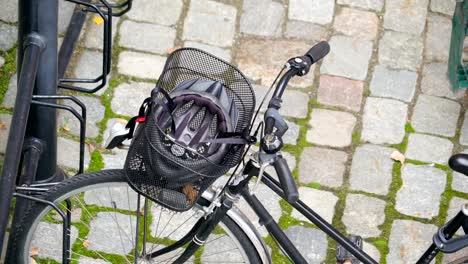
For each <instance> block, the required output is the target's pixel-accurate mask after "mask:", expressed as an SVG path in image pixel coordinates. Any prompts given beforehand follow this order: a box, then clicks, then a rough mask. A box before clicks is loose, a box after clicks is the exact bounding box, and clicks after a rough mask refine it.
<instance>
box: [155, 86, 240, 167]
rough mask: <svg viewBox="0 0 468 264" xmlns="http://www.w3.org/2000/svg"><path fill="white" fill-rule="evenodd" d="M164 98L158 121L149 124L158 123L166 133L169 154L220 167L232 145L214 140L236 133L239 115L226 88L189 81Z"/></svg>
mask: <svg viewBox="0 0 468 264" xmlns="http://www.w3.org/2000/svg"><path fill="white" fill-rule="evenodd" d="M161 99H162V100H160V102H159V103H158V104H157V107H156V110H155V113H154V115H153V117H154V118H155V119H156V120H151V121H150V122H156V124H157V126H158V127H159V129H160V130H161V131H164V133H165V138H164V139H163V142H165V145H166V147H167V148H168V150H170V153H172V154H173V155H175V156H177V157H182V158H186V159H202V158H206V159H208V160H209V161H211V162H213V163H215V164H218V163H219V162H220V161H221V159H222V158H223V157H224V155H225V154H226V152H227V150H228V147H229V145H228V144H223V143H217V142H216V141H215V140H214V139H216V138H219V137H220V136H222V135H226V134H228V133H232V132H234V131H235V129H236V125H237V120H238V114H239V113H238V110H237V107H236V104H235V103H234V100H233V99H231V98H229V96H228V95H227V93H226V88H225V87H224V85H223V84H222V83H220V82H217V81H211V80H201V79H196V80H187V81H184V82H182V83H180V84H179V85H178V86H177V87H176V88H174V90H172V91H171V92H170V93H169V98H161ZM221 141H222V140H221ZM218 142H219V140H218Z"/></svg>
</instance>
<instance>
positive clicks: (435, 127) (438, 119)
mask: <svg viewBox="0 0 468 264" xmlns="http://www.w3.org/2000/svg"><path fill="white" fill-rule="evenodd" d="M459 115H460V105H459V104H458V103H457V102H454V101H451V100H448V99H442V98H439V97H434V96H429V95H420V96H419V98H418V101H417V102H416V106H415V107H414V112H413V116H412V117H411V125H412V126H413V128H414V129H415V130H416V131H417V132H423V133H430V134H435V135H440V136H446V137H453V136H455V130H456V129H457V121H458V116H459Z"/></svg>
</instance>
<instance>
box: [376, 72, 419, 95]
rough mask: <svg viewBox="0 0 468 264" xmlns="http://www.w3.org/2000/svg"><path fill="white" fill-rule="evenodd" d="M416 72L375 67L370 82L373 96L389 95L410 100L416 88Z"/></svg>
mask: <svg viewBox="0 0 468 264" xmlns="http://www.w3.org/2000/svg"><path fill="white" fill-rule="evenodd" d="M417 80H418V74H417V73H415V72H411V71H406V70H392V69H389V68H387V67H385V66H382V65H378V66H376V67H375V70H374V75H373V77H372V81H371V84H370V91H371V94H372V95H373V96H381V97H389V98H394V99H398V100H402V101H405V102H411V100H412V99H413V96H414V92H415V90H416V82H417Z"/></svg>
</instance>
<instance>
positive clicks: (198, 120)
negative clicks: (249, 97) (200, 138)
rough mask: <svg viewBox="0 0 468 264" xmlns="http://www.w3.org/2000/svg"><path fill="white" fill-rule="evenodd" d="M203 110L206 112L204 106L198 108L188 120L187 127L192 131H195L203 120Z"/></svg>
mask: <svg viewBox="0 0 468 264" xmlns="http://www.w3.org/2000/svg"><path fill="white" fill-rule="evenodd" d="M205 112H206V108H205V107H202V108H200V110H199V111H198V112H197V113H196V114H195V116H194V117H193V119H192V120H191V121H190V124H189V128H190V129H191V130H192V131H195V130H197V129H199V128H200V126H201V124H202V122H203V118H204V117H205Z"/></svg>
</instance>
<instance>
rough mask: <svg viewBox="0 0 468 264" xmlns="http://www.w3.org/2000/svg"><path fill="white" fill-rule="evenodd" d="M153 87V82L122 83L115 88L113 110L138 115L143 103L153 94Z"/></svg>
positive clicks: (121, 113)
mask: <svg viewBox="0 0 468 264" xmlns="http://www.w3.org/2000/svg"><path fill="white" fill-rule="evenodd" d="M153 88H154V84H152V83H144V82H129V83H122V84H121V85H119V86H117V87H116V88H115V89H114V98H113V99H112V101H111V108H112V111H114V112H115V113H116V114H120V115H125V116H129V117H133V116H135V115H137V114H138V110H139V109H140V106H141V104H142V103H143V101H144V100H145V98H147V97H148V96H150V95H151V90H153Z"/></svg>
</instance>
